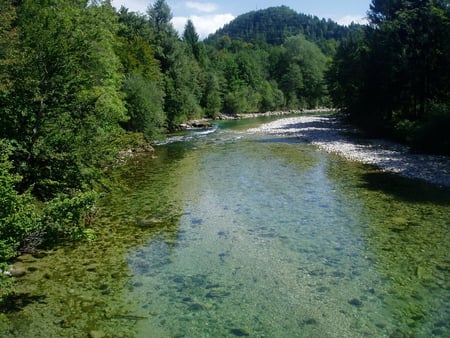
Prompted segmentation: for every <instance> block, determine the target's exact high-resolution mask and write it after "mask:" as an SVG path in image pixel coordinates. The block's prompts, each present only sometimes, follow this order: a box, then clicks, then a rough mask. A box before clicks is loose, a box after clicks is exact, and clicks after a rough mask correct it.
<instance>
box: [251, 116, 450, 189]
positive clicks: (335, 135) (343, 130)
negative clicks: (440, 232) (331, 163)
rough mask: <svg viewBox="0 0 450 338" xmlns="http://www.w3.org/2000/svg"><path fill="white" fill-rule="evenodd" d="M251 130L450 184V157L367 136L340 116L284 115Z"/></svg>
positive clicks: (427, 179) (384, 169)
mask: <svg viewBox="0 0 450 338" xmlns="http://www.w3.org/2000/svg"><path fill="white" fill-rule="evenodd" d="M248 132H250V133H265V134H271V135H281V136H293V137H298V138H300V139H302V140H305V141H307V142H309V143H311V144H313V145H315V146H317V147H318V148H320V149H323V150H325V151H327V152H329V153H335V154H338V155H340V156H343V157H345V158H346V159H348V160H352V161H358V162H362V163H366V164H371V165H374V166H376V167H378V168H380V169H381V170H382V171H386V172H392V173H397V174H399V175H402V176H404V177H408V178H413V179H422V180H425V181H428V182H430V183H434V184H437V185H441V186H446V187H450V156H438V155H426V154H414V153H411V152H410V151H409V147H407V146H404V145H401V144H398V143H394V142H391V141H387V140H383V139H368V138H363V137H362V136H361V135H362V133H361V132H360V131H359V130H358V129H355V128H354V127H351V126H349V125H347V124H345V123H344V122H343V121H342V119H341V118H340V117H338V116H336V115H324V116H298V117H290V118H283V119H279V120H276V121H273V122H270V123H267V124H263V125H262V126H260V127H258V128H253V129H249V130H248ZM358 135H359V137H358Z"/></svg>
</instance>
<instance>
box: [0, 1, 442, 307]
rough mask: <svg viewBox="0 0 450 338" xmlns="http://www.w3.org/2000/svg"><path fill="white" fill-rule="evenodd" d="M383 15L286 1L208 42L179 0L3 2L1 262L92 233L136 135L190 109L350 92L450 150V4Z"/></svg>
mask: <svg viewBox="0 0 450 338" xmlns="http://www.w3.org/2000/svg"><path fill="white" fill-rule="evenodd" d="M368 15H369V19H370V24H369V25H367V26H360V25H351V26H349V27H343V26H340V25H338V24H336V23H335V22H333V21H331V20H325V19H319V18H317V17H313V16H310V15H304V14H298V13H296V12H295V11H293V10H291V9H289V8H287V7H284V6H282V7H274V8H268V9H265V10H261V11H255V12H250V13H247V14H244V15H241V16H239V17H237V18H236V19H235V20H234V21H233V22H231V23H230V24H228V25H226V26H225V27H224V28H223V29H221V30H219V31H218V32H216V33H215V34H212V35H211V36H210V37H208V39H206V40H205V41H200V39H199V36H198V34H197V32H196V30H195V27H194V25H193V23H192V22H191V21H188V22H187V24H186V26H185V29H184V32H183V33H182V34H178V32H177V31H176V30H175V29H174V27H173V25H172V24H171V19H172V14H171V10H170V8H169V6H168V5H167V3H166V2H165V1H164V0H156V1H155V2H154V3H153V4H149V7H148V11H147V13H145V14H141V13H134V12H130V11H129V10H128V9H126V8H124V7H122V8H120V9H118V10H117V9H115V8H113V7H112V5H111V3H110V1H108V0H91V1H88V0H2V1H1V3H0V24H1V26H0V287H1V291H0V300H1V299H2V297H4V296H6V295H7V293H8V292H9V291H8V290H10V289H9V288H8V287H7V285H9V284H10V283H11V279H10V278H9V277H8V276H7V275H6V274H5V273H3V272H1V271H7V270H8V262H9V260H11V259H12V258H14V257H15V256H16V255H17V254H18V253H19V252H21V251H23V250H29V249H31V248H35V247H38V246H41V245H51V244H52V243H54V242H55V241H60V240H74V239H83V238H84V239H89V238H91V237H92V235H93V233H92V230H90V229H89V223H90V221H91V220H92V218H93V217H94V215H95V203H96V200H97V198H98V193H99V192H101V191H104V190H105V189H106V188H107V186H108V181H107V179H106V178H105V177H106V176H107V175H105V171H107V170H108V168H111V167H113V166H114V165H115V164H116V163H117V161H116V159H117V156H118V153H119V151H120V150H122V149H128V148H130V147H145V145H146V144H147V143H148V142H150V141H152V140H154V139H156V138H158V137H159V136H160V135H163V134H164V133H165V132H167V131H170V130H172V129H174V128H175V127H176V126H177V125H179V124H180V123H183V122H185V121H186V120H189V119H195V118H201V117H209V118H215V117H217V116H218V115H219V114H231V115H233V114H238V113H247V112H264V111H270V110H286V109H302V108H315V107H319V106H335V107H338V108H340V109H341V111H342V112H343V113H344V114H345V115H346V116H348V117H350V118H351V119H352V120H353V121H354V122H355V123H358V124H359V125H360V126H362V127H365V128H367V130H370V131H371V132H377V133H384V134H386V135H390V136H393V137H396V138H398V139H400V140H402V141H404V142H409V143H411V144H412V145H413V146H414V149H418V150H423V149H426V150H432V151H434V152H440V153H450V145H449V136H448V135H449V131H450V113H449V111H448V107H449V84H448V75H449V67H450V65H449V62H448V55H449V53H450V42H449V37H450V23H449V5H448V3H447V1H445V0H428V1H405V0H373V1H372V5H371V7H370V10H369V12H368Z"/></svg>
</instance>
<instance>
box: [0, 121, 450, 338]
mask: <svg viewBox="0 0 450 338" xmlns="http://www.w3.org/2000/svg"><path fill="white" fill-rule="evenodd" d="M263 122H269V121H267V120H252V121H229V122H223V123H221V124H219V125H217V126H216V127H214V128H211V129H210V130H201V131H200V130H198V131H190V132H188V133H187V134H186V133H185V134H180V135H177V136H174V137H171V138H169V139H167V140H166V141H165V142H161V144H160V145H158V146H157V147H156V152H155V154H153V155H152V156H148V157H145V156H144V157H140V158H139V159H135V160H133V159H132V160H130V162H129V163H128V164H127V165H125V166H123V167H121V168H118V169H117V170H116V171H114V173H112V175H114V177H115V178H116V181H117V184H116V188H115V189H113V190H112V191H111V192H109V193H108V194H106V195H105V196H104V198H103V199H102V201H101V207H100V209H99V211H98V218H97V220H96V222H95V224H94V227H95V231H96V235H95V238H93V239H92V240H91V241H88V242H85V243H73V244H71V245H64V246H61V247H57V248H54V249H52V250H48V251H45V252H41V253H39V254H36V255H30V254H28V255H24V256H22V257H19V259H18V261H17V262H16V263H15V264H16V265H17V266H20V267H21V268H23V269H25V271H27V273H26V274H25V275H24V276H23V277H21V278H18V280H17V286H16V290H17V297H16V299H15V302H14V303H12V304H10V307H9V308H8V309H7V310H3V314H2V315H1V316H0V325H1V326H0V327H1V330H2V331H1V332H2V334H3V333H4V334H3V336H5V337H86V336H91V337H239V336H241V337H242V336H249V337H367V336H371V337H409V336H414V337H448V336H450V326H449V322H450V257H449V252H450V244H449V243H450V233H449V229H450V218H449V215H450V192H449V190H448V189H447V188H444V187H441V186H439V185H435V184H429V183H427V182H426V181H423V180H412V179H409V178H405V177H401V176H399V175H396V174H392V173H385V172H383V170H380V169H377V168H375V167H374V166H372V165H367V164H363V163H359V162H357V161H352V160H348V159H345V158H344V157H343V156H341V155H339V154H336V153H333V152H329V151H326V150H324V149H322V148H320V147H318V146H317V145H315V144H314V143H312V142H311V141H312V140H311V139H306V138H305V137H299V134H298V133H292V134H289V133H273V134H272V133H269V132H256V131H255V129H253V128H265V127H264V125H263V124H262V123H263ZM284 130H286V126H285V127H284Z"/></svg>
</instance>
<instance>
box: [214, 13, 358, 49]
mask: <svg viewBox="0 0 450 338" xmlns="http://www.w3.org/2000/svg"><path fill="white" fill-rule="evenodd" d="M349 30H350V28H348V27H344V26H340V25H339V24H337V23H336V22H334V21H332V20H330V19H329V20H325V19H319V18H318V17H316V16H311V15H306V14H300V13H297V12H295V11H294V10H292V9H291V8H289V7H287V6H280V7H270V8H267V9H263V10H258V11H252V12H248V13H245V14H242V15H240V16H238V17H237V18H235V19H234V20H233V21H231V22H230V23H229V24H227V25H225V26H224V27H223V28H221V29H219V30H218V31H217V32H215V33H214V34H212V35H210V36H209V37H208V39H207V40H206V42H212V41H215V40H217V39H219V38H220V37H223V36H229V37H230V38H231V39H237V40H242V41H245V42H252V43H255V42H266V43H268V44H271V45H280V44H282V43H283V42H284V40H285V39H286V37H288V36H292V35H297V34H303V35H304V36H305V37H306V38H307V39H308V40H311V41H316V42H319V41H323V40H331V39H334V40H341V39H342V38H344V37H345V36H347V35H348V33H349Z"/></svg>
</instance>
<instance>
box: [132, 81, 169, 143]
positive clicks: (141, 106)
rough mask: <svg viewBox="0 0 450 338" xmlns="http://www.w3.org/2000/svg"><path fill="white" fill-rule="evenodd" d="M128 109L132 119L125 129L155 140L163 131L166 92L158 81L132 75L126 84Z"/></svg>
mask: <svg viewBox="0 0 450 338" xmlns="http://www.w3.org/2000/svg"><path fill="white" fill-rule="evenodd" d="M123 91H124V92H125V94H126V107H127V110H128V116H129V117H130V119H129V120H128V122H127V123H126V125H125V128H126V129H127V130H130V131H135V132H142V133H143V134H144V135H145V137H146V138H147V140H149V141H150V140H153V139H154V138H155V137H157V136H158V135H159V134H160V133H161V132H162V130H163V127H164V124H165V114H164V111H163V104H164V92H163V91H162V89H161V88H160V86H159V84H158V83H157V82H156V81H149V80H147V79H145V78H144V77H143V76H142V75H134V76H133V75H130V76H128V77H127V78H126V80H125V82H124V87H123Z"/></svg>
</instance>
